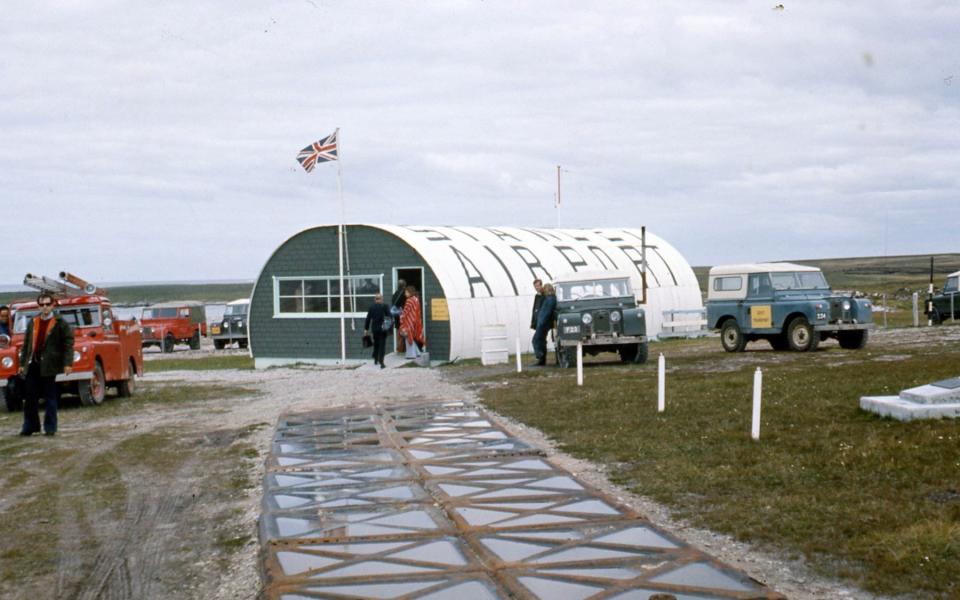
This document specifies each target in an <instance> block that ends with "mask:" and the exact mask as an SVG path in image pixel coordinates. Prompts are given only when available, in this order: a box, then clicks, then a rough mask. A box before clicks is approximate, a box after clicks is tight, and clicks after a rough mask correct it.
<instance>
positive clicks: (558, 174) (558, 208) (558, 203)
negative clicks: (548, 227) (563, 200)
mask: <svg viewBox="0 0 960 600" xmlns="http://www.w3.org/2000/svg"><path fill="white" fill-rule="evenodd" d="M557 229H560V165H557Z"/></svg>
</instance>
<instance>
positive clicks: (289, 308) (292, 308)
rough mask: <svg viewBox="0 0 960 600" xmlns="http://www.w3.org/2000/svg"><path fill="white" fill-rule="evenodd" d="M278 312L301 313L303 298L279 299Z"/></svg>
mask: <svg viewBox="0 0 960 600" xmlns="http://www.w3.org/2000/svg"><path fill="white" fill-rule="evenodd" d="M280 312H282V313H300V312H303V298H280Z"/></svg>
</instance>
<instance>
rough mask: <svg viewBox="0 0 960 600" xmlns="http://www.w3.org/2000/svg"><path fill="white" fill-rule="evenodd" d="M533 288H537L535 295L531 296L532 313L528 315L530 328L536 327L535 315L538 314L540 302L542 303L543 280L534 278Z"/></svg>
mask: <svg viewBox="0 0 960 600" xmlns="http://www.w3.org/2000/svg"><path fill="white" fill-rule="evenodd" d="M533 289H535V290H537V295H536V296H534V297H533V313H532V314H531V315H530V329H536V328H537V315H539V314H540V304H541V303H543V282H542V281H540V280H539V279H534V280H533Z"/></svg>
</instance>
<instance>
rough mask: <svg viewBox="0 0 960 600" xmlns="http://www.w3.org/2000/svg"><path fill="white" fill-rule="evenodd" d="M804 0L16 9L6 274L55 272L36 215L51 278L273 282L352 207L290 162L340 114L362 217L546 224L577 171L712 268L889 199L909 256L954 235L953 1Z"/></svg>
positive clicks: (2, 118) (605, 201) (5, 30)
mask: <svg viewBox="0 0 960 600" xmlns="http://www.w3.org/2000/svg"><path fill="white" fill-rule="evenodd" d="M785 6H786V9H785V10H784V11H773V10H770V8H771V6H769V5H758V4H756V3H748V2H740V3H724V4H717V3H715V2H698V1H694V2H690V3H684V4H682V5H675V4H662V3H653V2H645V3H641V4H623V3H614V2H601V3H599V4H596V5H591V6H589V7H587V6H585V5H583V4H582V3H576V2H556V3H549V4H547V3H521V4H512V5H509V6H508V5H497V4H495V3H489V2H472V1H463V2H457V3H442V4H423V3H412V2H398V3H386V4H384V3H378V4H376V5H374V4H372V3H363V2H360V3H329V2H320V1H315V2H312V3H311V2H303V1H299V2H294V1H290V2H282V3H271V4H263V3H259V2H251V1H245V2H238V3H233V4H231V5H221V4H219V3H193V2H169V3H167V2H165V3H161V4H156V5H143V6H131V5H129V4H128V3H119V2H112V1H110V2H108V1H103V2H95V3H94V2H83V3H77V2H57V3H55V2H41V3H39V4H35V5H30V6H29V7H27V6H26V5H20V6H18V5H15V6H12V7H8V9H7V14H6V15H5V20H4V22H3V23H0V57H2V59H0V78H2V80H3V81H4V82H5V91H7V93H5V94H4V96H3V97H2V98H0V128H2V131H3V132H4V135H3V136H2V138H0V186H2V189H3V190H4V193H3V195H2V200H0V202H2V204H3V209H4V214H5V215H8V219H10V221H11V223H12V226H11V227H10V228H9V233H8V235H7V244H6V246H7V247H8V248H11V249H13V250H12V252H10V253H9V254H10V255H9V256H7V257H6V259H5V260H4V261H3V263H2V265H0V282H16V281H19V279H20V277H21V276H22V272H24V271H26V270H31V271H32V270H40V269H41V267H43V266H45V264H46V262H45V261H47V260H48V259H47V257H46V254H47V251H46V250H44V246H45V244H43V243H41V241H40V240H39V239H38V238H37V236H36V235H35V234H34V233H33V231H32V228H30V227H29V226H27V225H26V223H28V222H30V219H31V218H32V217H33V216H34V214H35V213H42V214H51V213H52V214H53V215H55V216H56V219H55V224H54V225H53V226H52V227H51V230H50V234H51V237H52V238H53V239H56V240H57V244H61V243H62V244H68V245H71V247H72V248H74V249H73V250H71V251H69V252H64V253H62V254H58V255H57V261H59V262H56V264H53V259H52V258H50V259H49V260H50V261H51V265H47V266H49V268H50V272H53V271H55V270H59V269H62V268H69V269H70V270H72V271H76V272H78V273H81V274H84V275H85V276H89V277H91V278H94V279H96V278H102V279H104V280H132V279H164V280H167V279H202V278H213V277H216V278H244V277H246V278H253V277H254V276H255V275H256V273H257V272H258V270H259V268H260V267H261V266H262V264H263V262H264V261H265V260H266V258H267V257H268V256H269V254H270V253H271V252H272V251H273V250H274V248H275V247H276V246H277V245H278V244H280V243H281V242H282V241H283V240H285V239H287V238H288V237H289V236H290V235H292V234H293V233H295V232H296V231H298V230H300V229H302V228H304V227H307V226H310V225H312V224H314V223H317V222H332V221H335V220H336V215H337V210H336V205H337V197H336V179H335V177H336V175H335V171H336V166H335V165H321V166H319V167H318V168H317V169H316V170H315V171H314V172H313V173H312V174H309V175H308V174H306V173H303V172H302V171H301V170H300V168H299V166H298V165H297V163H296V162H295V160H294V157H295V155H296V152H297V151H298V150H299V149H300V148H302V147H303V146H304V145H306V144H307V143H309V142H311V141H313V140H315V139H318V138H320V137H322V136H324V135H327V134H329V133H330V132H331V131H332V130H333V129H334V128H336V127H340V128H341V134H342V163H341V165H340V167H341V169H342V174H343V194H344V200H345V204H346V213H347V219H348V220H349V221H354V222H364V221H369V222H384V221H391V222H399V223H424V224H431V223H432V224H465V225H496V224H509V225H519V226H529V225H540V226H551V225H554V224H555V223H556V222H557V215H556V213H555V212H554V210H553V198H554V193H555V178H556V166H557V165H558V164H559V165H562V166H563V167H564V169H565V170H566V173H565V174H564V176H563V186H564V188H563V198H564V203H563V207H562V209H561V213H560V221H561V223H562V224H563V225H564V226H586V227H595V226H617V225H622V224H626V225H631V226H639V225H647V226H648V227H650V229H651V230H652V231H655V232H656V233H657V234H659V235H661V236H663V237H664V238H665V239H667V240H668V241H670V243H671V244H673V245H674V246H676V247H677V248H678V249H679V250H680V251H681V252H683V253H684V254H686V255H687V257H688V258H689V259H690V260H691V262H694V263H697V264H717V263H720V262H729V261H746V260H761V259H770V258H777V257H781V256H788V257H791V256H792V257H797V256H810V257H814V256H838V255H850V254H853V255H864V254H870V253H875V252H877V251H878V248H879V249H882V248H883V247H884V244H881V243H878V241H877V240H878V238H877V235H878V233H877V232H881V233H882V232H883V231H884V222H885V221H884V219H887V220H888V221H887V222H888V225H889V220H890V219H893V218H894V217H893V215H895V218H896V220H897V221H898V223H900V224H901V225H902V226H898V228H897V229H896V231H895V232H892V231H893V230H892V228H890V227H889V226H888V227H887V228H886V230H887V231H891V233H890V234H889V236H888V238H887V243H886V247H887V249H888V250H889V251H890V252H896V253H910V252H928V251H932V250H940V251H950V250H955V246H956V244H955V240H954V239H953V236H952V232H951V231H950V228H949V227H945V226H943V225H942V224H943V223H946V222H951V221H956V220H957V217H958V216H960V214H958V213H960V208H958V203H956V202H955V196H956V191H957V175H956V174H957V173H958V172H960V169H958V167H960V164H958V163H960V159H958V157H957V156H956V152H955V151H954V150H953V149H954V148H955V146H956V142H955V137H956V131H958V130H960V111H958V108H957V107H958V103H957V94H958V93H960V85H946V84H945V83H944V81H947V80H950V79H949V78H950V77H952V76H954V75H957V76H958V77H960V62H958V59H957V58H956V57H957V56H958V52H957V50H958V49H960V48H958V46H960V43H958V42H957V41H956V36H955V33H954V32H953V31H952V24H953V23H956V22H958V20H960V8H958V7H957V6H956V5H955V4H953V3H936V2H929V3H925V4H923V5H910V6H907V5H903V4H902V3H897V2H877V3H872V4H871V5H870V6H869V7H867V8H864V7H863V6H860V5H838V4H835V3H827V2H810V3H803V4H798V5H785ZM866 54H868V55H869V56H871V57H872V62H870V63H869V64H868V63H867V62H865V61H864V59H863V57H864V55H866ZM885 215H886V216H885ZM224 224H229V226H228V227H225V226H224ZM80 237H82V240H83V241H82V243H73V242H72V240H75V239H78V238H80ZM731 240H733V241H731ZM785 248H787V249H789V252H786V251H785ZM40 257H43V258H40ZM64 262H70V263H71V264H63V263H64ZM38 263H39V264H38Z"/></svg>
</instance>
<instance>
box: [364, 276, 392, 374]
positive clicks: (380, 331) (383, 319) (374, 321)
mask: <svg viewBox="0 0 960 600" xmlns="http://www.w3.org/2000/svg"><path fill="white" fill-rule="evenodd" d="M391 329H393V319H392V317H391V316H390V308H389V307H388V306H387V305H386V304H384V303H383V294H377V295H375V296H374V297H373V306H371V307H370V309H369V310H367V319H366V320H365V321H364V322H363V335H372V336H373V364H375V365H380V368H381V369H384V368H386V365H384V364H383V354H384V350H385V345H386V343H387V334H388V333H390V330H391Z"/></svg>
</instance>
